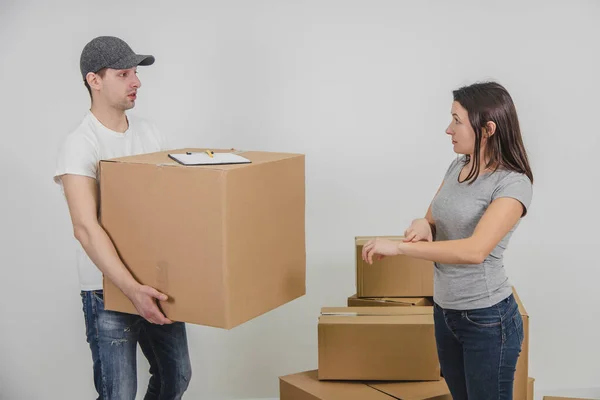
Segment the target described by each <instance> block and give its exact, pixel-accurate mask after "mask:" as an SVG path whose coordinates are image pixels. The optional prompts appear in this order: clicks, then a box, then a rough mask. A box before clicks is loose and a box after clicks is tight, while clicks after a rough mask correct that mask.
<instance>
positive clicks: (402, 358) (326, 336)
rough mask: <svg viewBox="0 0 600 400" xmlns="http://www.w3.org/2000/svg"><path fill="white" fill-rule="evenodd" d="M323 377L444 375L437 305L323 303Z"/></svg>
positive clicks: (375, 378)
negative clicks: (435, 327) (436, 322)
mask: <svg viewBox="0 0 600 400" xmlns="http://www.w3.org/2000/svg"><path fill="white" fill-rule="evenodd" d="M318 351H319V357H318V360H319V369H318V371H319V372H318V376H319V379H320V380H371V381H378V380H393V381H406V380H409V381H432V380H440V379H441V376H440V367H439V360H438V355H437V349H436V345H435V335H434V331H433V307H425V306H423V307H418V306H417V307H324V308H322V310H321V316H320V317H319V323H318Z"/></svg>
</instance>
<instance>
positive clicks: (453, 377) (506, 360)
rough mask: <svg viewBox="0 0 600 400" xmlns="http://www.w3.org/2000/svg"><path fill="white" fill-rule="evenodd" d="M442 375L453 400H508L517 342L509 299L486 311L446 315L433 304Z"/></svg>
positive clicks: (518, 326)
mask: <svg viewBox="0 0 600 400" xmlns="http://www.w3.org/2000/svg"><path fill="white" fill-rule="evenodd" d="M434 321H435V338H436V342H437V349H438V356H439V359H440V366H441V369H442V375H443V376H444V379H446V383H448V388H449V389H450V393H451V394H452V398H453V399H454V400H467V399H471V400H511V399H512V398H513V383H514V376H515V369H516V366H517V360H518V358H519V354H520V353H521V344H522V343H523V320H522V318H521V314H520V313H519V308H518V306H517V302H516V301H515V299H514V297H513V295H510V296H509V297H507V298H506V299H504V300H502V301H501V302H499V303H498V304H495V305H493V306H491V307H488V308H482V309H477V310H468V311H462V310H448V309H443V308H441V307H440V306H439V305H437V304H434Z"/></svg>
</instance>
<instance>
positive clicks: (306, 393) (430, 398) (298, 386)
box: [279, 371, 452, 400]
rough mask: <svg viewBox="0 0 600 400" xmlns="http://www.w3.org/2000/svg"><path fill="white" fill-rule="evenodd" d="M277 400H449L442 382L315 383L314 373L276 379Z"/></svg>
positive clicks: (316, 381)
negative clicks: (277, 383)
mask: <svg viewBox="0 0 600 400" xmlns="http://www.w3.org/2000/svg"><path fill="white" fill-rule="evenodd" d="M279 393H280V399H281V400H393V399H398V400H452V398H451V397H450V392H449V390H448V386H447V385H446V382H445V381H444V380H443V379H442V380H439V381H433V382H391V383H387V382H386V383H373V382H358V381H354V382H340V381H319V380H318V378H317V371H307V372H301V373H298V374H293V375H288V376H283V377H280V378H279Z"/></svg>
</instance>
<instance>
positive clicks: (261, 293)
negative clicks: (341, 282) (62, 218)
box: [100, 149, 306, 329]
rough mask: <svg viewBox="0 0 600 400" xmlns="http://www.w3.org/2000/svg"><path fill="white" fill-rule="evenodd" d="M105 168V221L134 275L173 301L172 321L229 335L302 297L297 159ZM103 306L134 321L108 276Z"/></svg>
mask: <svg viewBox="0 0 600 400" xmlns="http://www.w3.org/2000/svg"><path fill="white" fill-rule="evenodd" d="M186 151H202V149H181V150H172V151H168V152H159V153H152V154H144V155H139V156H131V157H124V158H117V159H112V160H105V161H101V162H100V196H101V202H100V204H101V209H100V221H101V224H102V225H103V227H104V228H105V230H106V231H107V233H108V235H109V236H110V237H111V239H112V241H113V242H114V244H115V246H116V249H117V251H118V253H119V255H120V257H121V259H122V260H123V262H124V263H125V265H126V266H127V268H128V269H129V270H130V272H131V273H132V275H133V276H134V277H135V278H136V279H137V280H138V281H139V282H141V283H142V284H145V285H149V286H152V287H154V288H156V289H157V290H159V291H161V292H163V293H165V294H167V295H168V296H169V297H170V299H169V300H168V301H167V302H161V304H160V306H161V308H162V310H163V311H164V313H165V315H166V316H167V317H168V318H170V319H172V320H174V321H183V322H189V323H194V324H199V325H208V326H214V327H219V328H226V329H230V328H233V327H235V326H237V325H239V324H242V323H244V322H246V321H248V320H250V319H252V318H255V317H257V316H259V315H261V314H264V313H266V312H268V311H270V310H273V309H275V308H277V307H279V306H281V305H283V304H285V303H287V302H290V301H292V300H294V299H296V298H298V297H301V296H303V295H304V294H305V293H306V289H305V275H306V251H305V174H304V156H303V155H300V154H288V153H269V152H258V151H250V152H244V153H242V154H240V155H241V156H242V157H245V158H247V159H249V160H250V161H251V163H250V164H235V165H210V166H208V165H207V166H184V165H181V164H179V163H177V162H176V161H174V160H172V159H171V158H169V154H170V153H177V154H181V153H185V152H186ZM216 152H217V151H216ZM104 299H105V307H106V309H108V310H114V311H121V312H125V313H132V314H135V313H136V310H135V308H134V306H133V304H132V303H131V302H130V301H129V299H128V298H127V297H126V296H125V295H124V294H123V293H122V292H121V291H120V290H119V289H118V288H117V287H116V286H115V285H114V284H113V283H112V282H111V281H110V280H109V279H106V277H105V279H104Z"/></svg>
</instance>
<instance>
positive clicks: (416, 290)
mask: <svg viewBox="0 0 600 400" xmlns="http://www.w3.org/2000/svg"><path fill="white" fill-rule="evenodd" d="M389 238H390V239H392V240H401V239H402V238H401V237H389ZM369 239H371V238H369V237H357V238H356V239H355V254H356V291H357V293H356V294H355V295H352V296H350V297H349V298H348V299H347V307H324V308H322V309H321V315H320V317H319V322H318V353H319V354H318V370H316V371H308V372H303V373H300V374H293V375H288V376H283V377H280V396H281V400H305V399H306V400H308V399H311V400H316V399H319V400H333V399H338V398H339V399H341V398H344V399H359V398H360V399H374V400H379V399H381V400H392V399H414V400H425V399H436V400H449V399H451V396H450V392H449V390H448V387H447V385H446V383H445V381H444V379H443V377H442V376H441V371H440V365H439V360H438V357H437V349H436V343H435V334H434V324H433V299H432V296H433V263H431V262H428V261H423V260H418V259H414V258H411V257H407V256H397V257H387V258H384V259H382V260H380V261H375V262H374V263H373V264H367V263H365V262H363V260H362V256H361V254H362V248H363V246H364V245H365V244H366V243H367V241H368V240H369ZM514 294H515V297H516V299H517V302H518V304H519V310H520V312H521V315H522V317H523V323H524V341H523V349H522V352H521V355H520V357H519V361H518V364H517V370H516V374H515V385H514V395H513V398H514V399H515V400H530V399H533V384H534V380H533V378H528V364H529V317H528V315H527V313H526V311H525V308H524V307H523V304H522V303H521V301H520V299H519V297H518V295H517V293H516V291H514Z"/></svg>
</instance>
